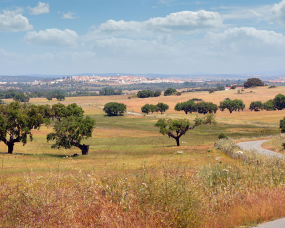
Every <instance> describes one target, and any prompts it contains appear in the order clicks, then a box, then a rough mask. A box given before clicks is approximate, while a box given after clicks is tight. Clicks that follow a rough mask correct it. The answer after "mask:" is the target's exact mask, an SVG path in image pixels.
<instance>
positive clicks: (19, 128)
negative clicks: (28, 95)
mask: <svg viewBox="0 0 285 228" xmlns="http://www.w3.org/2000/svg"><path fill="white" fill-rule="evenodd" d="M46 112H48V111H47V106H44V105H39V106H36V105H30V104H27V103H25V104H21V103H19V102H18V101H14V102H11V103H10V104H1V105H0V141H2V142H4V143H5V144H6V145H7V146H8V153H10V154H12V153H13V150H14V145H15V143H16V142H22V143H23V145H25V144H26V143H27V140H28V138H29V139H30V140H31V141H32V140H33V135H32V133H31V130H32V129H39V128H40V126H41V125H42V124H43V123H45V124H48V123H49V122H50V121H49V117H47V116H45V113H46Z"/></svg>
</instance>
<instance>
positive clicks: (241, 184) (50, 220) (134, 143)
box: [0, 87, 285, 227]
mask: <svg viewBox="0 0 285 228" xmlns="http://www.w3.org/2000/svg"><path fill="white" fill-rule="evenodd" d="M249 91H250V90H245V92H249ZM251 91H252V93H245V94H237V92H236V91H221V92H215V93H213V94H209V93H207V92H197V93H185V94H182V95H181V96H171V97H163V96H161V97H159V98H147V99H128V96H106V97H74V98H71V97H68V98H66V100H65V101H64V102H62V103H64V104H70V103H74V102H75V103H77V104H78V105H80V106H81V107H82V108H83V109H84V110H85V114H88V115H90V116H91V117H92V118H94V119H95V120H96V128H95V129H94V132H93V137H92V138H90V139H88V140H86V143H85V144H88V145H90V151H89V155H87V156H78V157H75V158H71V157H70V155H72V154H74V153H78V154H79V153H80V150H79V149H77V148H72V149H69V150H65V149H59V150H58V149H51V148H50V146H51V143H47V142H46V134H47V133H49V132H51V131H52V127H51V126H50V127H48V128H47V127H45V126H43V127H42V128H41V129H40V130H39V131H37V130H35V131H33V135H34V140H33V141H32V142H28V143H27V145H25V146H24V147H23V146H22V144H20V143H18V144H16V146H15V149H14V154H13V155H8V154H5V152H6V151H7V148H6V147H5V145H4V144H3V143H0V152H1V154H0V182H1V200H0V223H1V224H3V226H5V227H12V226H13V227H63V226H64V227H237V226H242V225H249V224H256V223H259V222H262V221H266V220H271V219H274V218H279V217H283V216H285V209H283V208H284V207H283V206H281V205H284V203H285V197H284V193H285V187H284V186H285V166H284V165H281V164H279V165H278V164H277V165H276V163H269V162H268V163H266V161H264V160H262V159H263V158H260V161H261V160H262V161H264V162H263V163H258V164H256V163H252V162H248V161H240V160H237V159H232V158H230V157H229V156H228V155H226V154H224V153H221V152H220V151H219V150H217V149H215V148H214V143H215V142H217V140H218V135H219V134H220V133H222V132H223V133H225V134H226V135H227V136H229V137H230V138H232V139H233V140H235V141H241V140H249V139H258V138H270V135H276V134H278V133H279V129H278V124H279V120H280V119H281V118H283V117H284V116H285V111H284V110H282V111H271V112H267V111H261V112H251V111H250V110H249V109H248V107H249V104H250V102H251V101H257V100H261V101H263V102H264V101H266V100H269V99H272V98H274V96H275V95H277V94H278V93H283V91H284V88H281V87H280V88H276V89H267V88H257V89H251ZM227 97H228V98H231V99H236V98H238V99H242V100H243V101H244V103H245V104H246V109H245V110H244V111H243V112H240V113H238V112H237V113H232V114H230V113H229V112H227V111H225V112H221V111H218V112H217V114H216V119H217V122H218V123H217V125H210V126H203V127H197V128H195V129H194V130H193V131H189V132H187V134H186V135H185V136H183V137H182V138H181V141H183V142H182V143H181V145H182V146H180V147H176V146H175V140H173V139H171V138H168V137H166V136H162V135H161V134H159V132H158V128H156V127H154V124H155V123H156V121H157V120H158V118H160V117H162V118H189V119H190V120H193V119H194V118H195V116H196V114H191V115H189V114H188V115H185V113H184V112H176V111H174V106H175V104H176V103H177V102H181V101H187V100H189V99H191V98H202V99H203V100H205V101H211V102H213V103H216V104H219V102H220V101H222V100H223V99H224V98H227ZM111 101H116V102H123V103H125V104H126V105H127V109H128V111H133V112H140V107H141V106H143V105H144V104H146V103H151V104H157V103H158V102H164V103H167V104H169V106H170V109H169V110H168V111H167V113H166V114H164V115H160V114H157V113H156V114H154V115H153V116H150V117H144V116H132V115H125V116H119V117H107V116H105V115H104V113H103V111H102V107H103V106H104V104H105V103H107V102H111ZM30 102H31V103H34V104H50V105H52V104H54V103H57V101H51V102H48V101H47V100H46V99H40V98H37V99H36V98H34V99H31V100H30ZM177 151H183V153H177Z"/></svg>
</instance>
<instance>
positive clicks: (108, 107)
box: [103, 102, 127, 116]
mask: <svg viewBox="0 0 285 228" xmlns="http://www.w3.org/2000/svg"><path fill="white" fill-rule="evenodd" d="M126 109H127V106H126V105H125V104H123V103H118V102H109V103H107V104H105V106H104V109H103V111H104V112H106V113H107V115H108V116H118V115H123V114H124V112H125V111H126Z"/></svg>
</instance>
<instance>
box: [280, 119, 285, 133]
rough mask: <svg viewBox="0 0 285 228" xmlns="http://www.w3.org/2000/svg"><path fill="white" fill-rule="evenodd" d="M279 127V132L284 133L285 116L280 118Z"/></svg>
mask: <svg viewBox="0 0 285 228" xmlns="http://www.w3.org/2000/svg"><path fill="white" fill-rule="evenodd" d="M279 127H280V129H281V133H285V117H284V118H283V119H282V120H280V126H279Z"/></svg>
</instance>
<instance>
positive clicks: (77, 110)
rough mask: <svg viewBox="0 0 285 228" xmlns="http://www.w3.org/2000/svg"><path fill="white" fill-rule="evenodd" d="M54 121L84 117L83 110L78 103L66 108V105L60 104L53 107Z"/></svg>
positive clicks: (52, 115) (52, 116)
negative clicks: (71, 117)
mask: <svg viewBox="0 0 285 228" xmlns="http://www.w3.org/2000/svg"><path fill="white" fill-rule="evenodd" d="M51 109H52V114H51V118H52V119H57V120H58V121H60V120H61V119H62V118H64V117H68V116H75V117H83V113H84V111H83V109H82V108H81V107H79V106H78V105H77V104H76V103H73V104H69V105H67V106H65V105H64V104H61V103H58V104H54V105H53V106H52V108H51Z"/></svg>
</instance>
